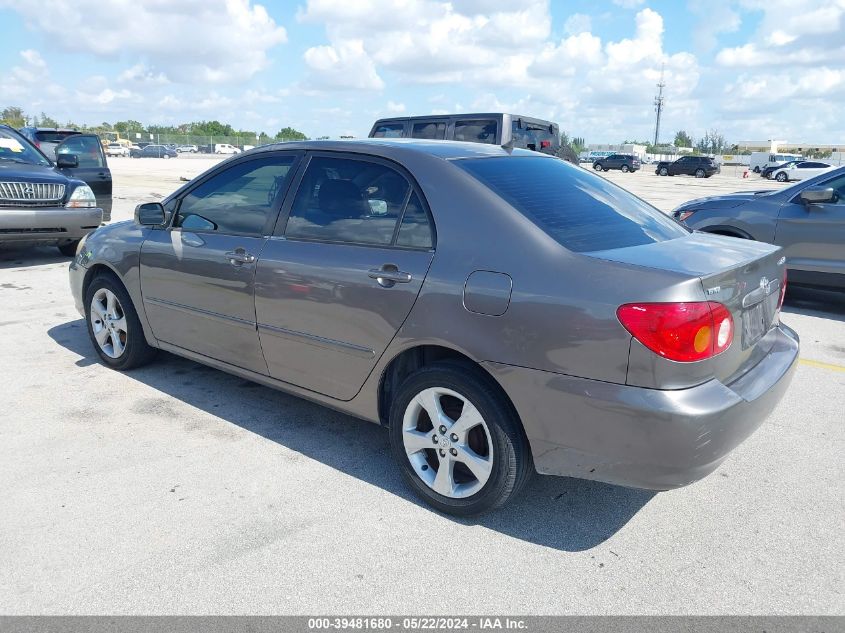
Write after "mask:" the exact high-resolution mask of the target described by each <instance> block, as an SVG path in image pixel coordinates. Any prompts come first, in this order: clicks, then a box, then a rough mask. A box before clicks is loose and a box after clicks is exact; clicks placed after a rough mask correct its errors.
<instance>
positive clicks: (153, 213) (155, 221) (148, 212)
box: [135, 202, 165, 226]
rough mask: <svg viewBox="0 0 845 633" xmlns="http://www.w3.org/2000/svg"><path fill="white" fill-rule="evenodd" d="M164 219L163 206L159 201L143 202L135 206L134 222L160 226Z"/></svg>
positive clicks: (142, 224)
mask: <svg viewBox="0 0 845 633" xmlns="http://www.w3.org/2000/svg"><path fill="white" fill-rule="evenodd" d="M164 220H165V215H164V207H163V206H162V204H161V203H160V202H145V203H144V204H139V205H138V206H137V207H135V222H137V223H138V224H140V225H141V226H161V225H162V224H164Z"/></svg>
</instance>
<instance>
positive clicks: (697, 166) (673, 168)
mask: <svg viewBox="0 0 845 633" xmlns="http://www.w3.org/2000/svg"><path fill="white" fill-rule="evenodd" d="M719 171H720V169H719V166H718V165H717V164H716V161H714V160H713V159H712V158H708V157H707V156H682V157H681V158H679V159H678V160H676V161H674V162H671V163H670V162H669V161H665V160H663V161H660V162H659V163H657V168H656V169H655V170H654V173H655V174H657V175H658V176H678V175H681V174H684V175H687V176H695V177H696V178H710V176H712V175H713V174H718V173H719Z"/></svg>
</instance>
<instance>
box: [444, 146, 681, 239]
mask: <svg viewBox="0 0 845 633" xmlns="http://www.w3.org/2000/svg"><path fill="white" fill-rule="evenodd" d="M455 164H456V165H458V166H459V167H461V168H462V169H464V170H466V171H467V172H469V173H470V174H471V175H473V176H474V177H475V178H477V179H478V180H479V181H481V182H482V183H484V184H485V185H487V186H488V187H489V188H490V189H492V190H493V191H494V192H495V193H496V194H498V195H499V196H500V197H501V198H503V199H504V200H505V201H506V202H508V203H509V204H510V205H511V206H513V207H514V208H515V209H516V210H517V211H519V212H520V213H522V214H523V215H525V216H526V217H527V218H528V219H529V220H531V221H532V222H534V224H536V225H537V226H539V227H540V228H541V229H542V230H543V231H545V232H546V233H547V234H548V235H549V236H550V237H552V238H553V239H554V240H556V241H557V242H558V243H560V244H561V245H562V246H564V247H565V248H567V249H569V250H570V251H575V252H577V253H587V252H593V251H604V250H610V249H615V248H625V247H627V246H638V245H641V244H650V243H652V242H663V241H666V240H671V239H675V238H678V237H683V236H685V235H687V234H688V230H687V229H685V228H683V227H682V226H681V225H679V224H678V223H677V222H674V221H673V220H672V219H670V218H669V217H667V216H666V215H664V214H663V213H661V212H660V211H658V210H657V209H655V208H654V207H652V206H650V205H648V204H646V203H645V202H643V201H642V200H640V199H639V198H637V197H636V196H633V195H631V194H630V193H628V192H627V191H625V190H624V189H622V188H621V187H618V186H616V185H614V184H612V183H611V182H610V181H608V180H605V179H604V178H602V177H601V176H596V175H593V174H592V173H590V172H588V171H587V170H585V169H581V168H580V167H576V166H574V165H570V164H568V163H566V162H565V161H562V160H557V159H554V158H541V157H539V156H537V157H527V156H519V157H516V156H514V157H501V158H498V157H497V158H475V159H462V160H456V161H455Z"/></svg>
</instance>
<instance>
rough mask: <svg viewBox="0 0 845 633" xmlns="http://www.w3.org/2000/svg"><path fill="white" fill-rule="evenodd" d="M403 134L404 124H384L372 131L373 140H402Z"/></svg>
mask: <svg viewBox="0 0 845 633" xmlns="http://www.w3.org/2000/svg"><path fill="white" fill-rule="evenodd" d="M404 133H405V124H404V123H385V124H383V125H379V126H378V127H377V128H376V129H375V130H374V131H373V138H402V136H403V135H404Z"/></svg>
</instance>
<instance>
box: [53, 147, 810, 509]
mask: <svg viewBox="0 0 845 633" xmlns="http://www.w3.org/2000/svg"><path fill="white" fill-rule="evenodd" d="M784 273H785V267H784V257H783V253H782V251H781V250H780V249H779V248H777V247H774V246H770V245H767V244H762V243H759V242H752V241H739V240H736V239H733V238H726V237H720V236H715V235H705V234H698V233H692V232H690V231H689V230H688V229H686V228H684V227H683V226H681V225H680V224H678V223H676V222H675V221H674V220H672V219H671V218H667V217H666V216H664V215H663V214H662V213H660V212H659V211H657V210H656V209H654V208H653V207H650V206H649V205H647V204H646V203H644V202H643V201H642V200H639V199H638V198H635V197H634V196H632V195H631V194H629V193H627V192H626V191H624V190H623V189H621V188H619V187H617V186H615V185H613V184H612V183H609V182H608V181H606V180H605V179H603V178H601V177H598V176H595V175H594V174H592V173H589V172H587V171H586V170H583V169H580V168H578V167H574V166H572V165H569V164H567V163H565V162H564V161H561V160H559V159H557V158H553V157H551V156H545V155H541V154H538V153H535V152H530V151H524V150H509V149H506V148H502V147H499V146H489V145H479V144H472V143H452V142H443V141H439V142H425V141H412V140H408V141H402V140H396V141H389V140H380V139H379V140H374V139H370V140H366V141H346V142H331V141H325V142H319V141H317V142H303V143H284V144H280V145H274V146H267V147H263V148H259V149H257V150H253V151H250V152H247V153H244V154H241V155H239V156H237V157H235V158H233V159H231V160H229V161H226V162H225V163H221V164H220V165H218V166H216V167H214V168H212V169H211V170H209V171H208V172H206V173H205V174H203V175H201V176H199V177H197V178H195V179H193V180H192V181H191V182H190V183H188V184H186V185H185V186H183V187H182V188H181V189H179V190H178V191H176V192H175V193H173V194H171V195H170V196H169V197H168V198H166V199H165V200H164V201H163V203H157V202H154V203H148V204H143V205H140V206H139V207H138V208H137V209H136V216H135V219H134V221H127V222H123V223H118V224H113V225H110V226H108V227H104V228H101V229H98V230H97V231H95V232H94V233H93V234H91V235H90V236H89V237H88V238H87V240H86V242H85V243H84V244H83V245H82V246H81V247H80V250H79V253H78V255H77V257H76V259H75V260H74V262H73V263H72V264H71V267H70V282H71V288H72V292H73V296H74V299H75V302H76V306H77V309H78V310H79V311H80V313H82V314H83V315H84V316H85V320H86V324H87V327H88V332H89V335H90V338H91V342H92V344H93V347H94V349H95V350H96V352H97V354H99V356H100V358H101V359H102V361H103V362H104V363H105V364H107V365H109V366H111V367H113V368H115V369H120V370H125V369H130V368H132V367H137V366H139V365H141V364H143V363H146V362H148V361H150V360H152V358H153V357H154V355H155V352H156V350H158V349H162V350H167V351H169V352H172V353H175V354H179V355H181V356H184V357H186V358H190V359H193V360H196V361H197V362H200V363H204V364H207V365H210V366H212V367H216V368H219V369H222V370H224V371H227V372H230V373H233V374H236V375H238V376H242V377H244V378H247V379H250V380H254V381H256V382H259V383H262V384H265V385H269V386H271V387H275V388H278V389H282V390H284V391H287V392H289V393H292V394H295V395H298V396H301V397H304V398H308V399H310V400H313V401H316V402H319V403H322V404H324V405H327V406H330V407H332V408H335V409H338V410H341V411H344V412H347V413H349V414H350V415H353V416H357V417H360V418H364V419H366V420H370V421H372V422H375V423H377V424H382V425H384V426H386V427H388V428H389V434H390V439H391V446H392V450H393V452H394V454H395V457H396V459H397V461H398V463H399V466H400V469H401V471H402V473H403V476H404V477H405V479H406V481H407V482H408V484H409V485H410V487H411V488H412V489H413V490H414V491H415V492H416V493H417V494H418V495H420V496H421V497H422V498H423V499H424V500H425V501H426V502H428V503H429V504H431V505H432V506H434V507H435V508H437V509H438V510H440V511H443V512H449V513H453V514H458V515H470V514H477V513H479V512H484V511H486V510H490V509H492V508H495V507H497V506H500V505H502V504H504V503H506V502H507V501H508V500H509V499H511V498H512V497H513V496H514V495H515V494H516V493H517V492H518V491H519V490H520V489H521V488H522V487H523V486H524V485H525V484H526V482H528V480H529V478H530V475H531V474H532V473H533V472H535V471H539V472H541V473H546V474H553V475H567V476H575V477H583V478H588V479H598V480H603V481H608V482H613V483H617V484H623V485H627V486H636V487H644V488H651V489H657V490H662V489H668V488H673V487H677V486H683V485H686V484H689V483H691V482H693V481H695V480H697V479H699V478H701V477H703V476H705V475H707V474H708V473H710V472H711V471H713V470H714V469H715V468H716V467H717V466H718V465H719V464H720V463H721V462H722V460H724V459H725V457H726V456H727V455H728V453H729V452H730V451H731V450H732V449H733V448H734V447H736V446H737V445H738V444H739V443H740V442H742V441H743V440H744V439H745V438H747V437H748V436H749V435H750V434H751V433H752V432H753V431H754V430H755V429H756V428H757V427H758V426H759V425H760V424H761V423H762V421H763V420H764V419H765V417H766V416H767V415H768V413H769V412H770V411H771V410H772V408H773V407H774V406H775V405H776V404H777V402H778V401H779V400H780V398H781V396H782V395H783V393H784V391H785V389H786V388H787V386H788V384H789V382H790V379H791V377H792V374H793V371H794V368H795V366H796V360H797V357H798V337H797V336H796V335H795V333H794V332H792V331H791V330H789V329H788V328H787V327H785V326H784V325H782V324H780V323H779V319H778V314H779V310H780V305H781V301H782V299H783V291H784V288H785V286H784V284H783V278H784Z"/></svg>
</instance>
